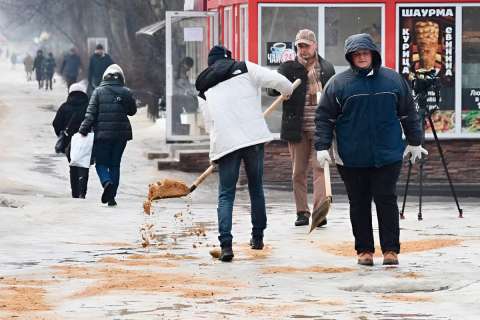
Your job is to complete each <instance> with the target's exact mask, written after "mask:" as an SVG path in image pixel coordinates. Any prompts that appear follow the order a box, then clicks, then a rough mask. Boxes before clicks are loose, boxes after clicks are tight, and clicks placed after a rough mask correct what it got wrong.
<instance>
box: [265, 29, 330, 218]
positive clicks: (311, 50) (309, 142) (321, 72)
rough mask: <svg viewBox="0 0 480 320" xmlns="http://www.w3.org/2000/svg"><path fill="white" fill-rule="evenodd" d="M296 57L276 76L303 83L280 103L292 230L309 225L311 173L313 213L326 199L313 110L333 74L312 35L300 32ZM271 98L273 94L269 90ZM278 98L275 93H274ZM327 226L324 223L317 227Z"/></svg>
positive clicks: (296, 46) (296, 41)
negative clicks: (317, 157)
mask: <svg viewBox="0 0 480 320" xmlns="http://www.w3.org/2000/svg"><path fill="white" fill-rule="evenodd" d="M295 48H296V51H297V56H296V58H295V60H293V61H286V62H284V63H282V64H281V65H280V66H279V68H278V72H280V73H281V74H283V75H284V76H285V77H287V79H288V80H290V81H292V82H293V81H295V80H296V79H297V78H299V79H301V80H302V83H301V84H300V86H299V87H298V88H297V89H296V90H295V92H294V93H293V94H292V97H291V98H290V99H288V100H286V101H284V102H283V112H282V127H281V131H280V138H281V139H283V140H286V141H287V142H288V151H289V152H290V158H291V160H292V184H293V194H294V196H295V206H296V211H297V218H296V221H295V226H305V225H308V224H309V218H310V209H309V206H308V187H307V186H308V184H307V178H308V174H309V171H310V168H311V169H312V171H313V208H312V209H313V211H315V210H316V209H317V208H318V207H319V205H320V203H321V202H322V200H323V199H324V198H325V179H324V175H323V168H322V167H321V166H320V165H319V164H318V162H317V161H316V160H315V147H314V135H315V121H314V120H315V110H316V109H317V106H318V102H319V97H320V95H321V92H322V90H323V87H324V86H325V84H326V83H327V81H328V80H329V79H330V78H331V77H332V76H333V75H334V74H335V69H334V68H333V65H332V64H331V63H330V62H328V61H327V60H325V59H324V58H322V57H321V56H320V55H319V54H318V47H317V39H316V37H315V33H314V32H313V31H311V30H308V29H303V30H300V31H299V32H298V33H297V35H296V37H295ZM269 93H270V94H274V93H275V92H273V91H272V90H269ZM277 94H278V93H277ZM325 224H327V220H326V219H325V220H323V222H322V223H321V224H320V226H323V225H325Z"/></svg>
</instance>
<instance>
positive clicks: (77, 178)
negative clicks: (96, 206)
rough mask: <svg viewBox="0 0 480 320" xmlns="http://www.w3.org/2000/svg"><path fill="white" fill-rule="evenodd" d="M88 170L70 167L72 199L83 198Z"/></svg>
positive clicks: (85, 192)
mask: <svg viewBox="0 0 480 320" xmlns="http://www.w3.org/2000/svg"><path fill="white" fill-rule="evenodd" d="M88 171H89V169H88V168H80V167H70V186H71V188H72V198H85V196H86V195H87V185H88Z"/></svg>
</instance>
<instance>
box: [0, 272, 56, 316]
mask: <svg viewBox="0 0 480 320" xmlns="http://www.w3.org/2000/svg"><path fill="white" fill-rule="evenodd" d="M48 283H51V281H44V280H20V279H17V278H0V314H3V313H6V314H9V313H11V314H15V315H16V316H18V315H19V314H22V313H25V312H32V311H48V310H50V309H51V306H50V305H49V304H48V303H47V302H46V299H45V295H46V290H45V289H43V288H40V286H44V285H47V284H48ZM12 318H13V317H12Z"/></svg>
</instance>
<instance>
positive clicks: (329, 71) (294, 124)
mask: <svg viewBox="0 0 480 320" xmlns="http://www.w3.org/2000/svg"><path fill="white" fill-rule="evenodd" d="M318 59H319V61H320V82H321V83H322V87H325V84H326V83H327V81H328V80H329V79H330V78H331V77H332V76H333V75H334V74H335V69H334V68H333V65H332V64H331V63H330V62H328V61H327V60H325V59H323V58H322V57H320V56H318ZM278 72H279V73H281V74H282V75H284V76H285V77H286V78H287V79H288V80H290V81H291V82H294V81H295V80H296V79H300V80H302V83H301V84H300V85H299V86H298V88H297V89H295V91H293V93H292V96H291V97H290V99H288V100H286V101H284V102H283V112H282V128H281V131H280V138H281V139H283V140H286V141H290V142H299V141H300V140H301V139H302V126H303V112H304V109H305V95H306V92H307V82H308V76H307V73H308V72H307V69H305V67H304V66H303V65H302V64H301V63H300V62H298V61H297V59H295V60H293V61H287V62H284V63H282V64H281V65H280V67H279V68H278ZM268 93H269V94H270V95H278V92H276V91H275V90H269V91H268Z"/></svg>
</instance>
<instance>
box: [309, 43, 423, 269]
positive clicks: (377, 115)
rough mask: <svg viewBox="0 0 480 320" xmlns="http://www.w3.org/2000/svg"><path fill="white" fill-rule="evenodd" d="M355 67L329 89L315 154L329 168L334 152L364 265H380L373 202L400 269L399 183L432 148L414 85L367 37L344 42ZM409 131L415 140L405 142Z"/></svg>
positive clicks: (387, 260) (386, 252) (389, 254)
mask: <svg viewBox="0 0 480 320" xmlns="http://www.w3.org/2000/svg"><path fill="white" fill-rule="evenodd" d="M345 58H346V59H347V61H348V62H349V63H350V68H349V69H348V70H346V71H344V72H342V73H340V74H338V75H336V76H335V77H334V78H332V79H331V80H330V81H329V82H328V83H327V85H326V87H325V90H324V93H323V95H322V98H321V100H320V104H319V106H318V108H317V111H316V117H315V124H316V132H315V149H316V150H317V160H318V161H319V162H320V165H321V166H323V164H324V163H325V161H329V162H330V161H331V160H330V156H329V153H328V149H330V146H332V147H333V148H332V149H333V154H334V158H335V162H336V164H337V168H338V171H339V172H340V175H341V177H342V179H343V181H344V183H345V187H346V189H347V194H348V199H349V202H350V221H351V224H352V229H353V235H354V237H355V250H356V251H357V254H358V263H359V264H361V265H373V253H374V250H375V246H374V242H373V230H372V212H371V205H372V199H373V201H374V202H375V206H376V209H377V219H378V225H379V232H380V245H381V248H382V252H383V256H384V259H383V264H385V265H392V264H398V258H397V254H398V253H399V252H400V227H399V212H398V206H397V195H396V184H397V180H398V176H399V174H400V169H401V166H402V158H403V157H404V156H406V155H407V154H410V155H411V156H410V161H412V163H414V162H415V160H416V159H417V158H421V156H422V154H427V151H426V150H425V149H423V148H422V146H421V138H422V131H421V127H420V122H419V120H418V115H417V112H416V109H415V104H414V101H413V98H412V95H411V91H410V88H409V85H408V83H407V81H406V80H405V79H404V78H403V77H402V76H401V75H400V74H398V73H397V72H395V71H393V70H391V69H388V68H385V67H382V66H381V64H382V60H381V56H380V51H379V49H378V48H377V47H376V45H375V44H374V42H373V39H372V37H371V36H370V35H368V34H365V33H363V34H356V35H352V36H350V37H349V38H347V40H346V41H345ZM402 128H403V133H404V134H405V137H406V139H407V142H408V146H407V147H406V148H405V144H404V142H403V140H402Z"/></svg>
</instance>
